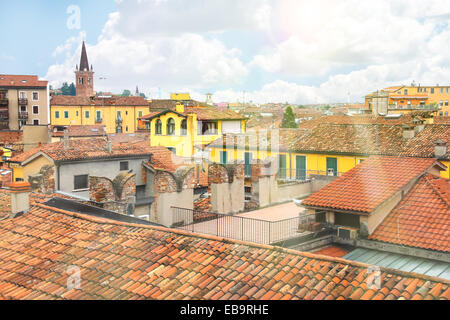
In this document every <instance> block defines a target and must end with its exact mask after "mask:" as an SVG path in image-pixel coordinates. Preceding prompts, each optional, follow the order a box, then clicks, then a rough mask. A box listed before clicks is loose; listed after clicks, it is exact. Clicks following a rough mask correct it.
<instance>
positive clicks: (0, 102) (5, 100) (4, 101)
mask: <svg viewBox="0 0 450 320" xmlns="http://www.w3.org/2000/svg"><path fill="white" fill-rule="evenodd" d="M8 102H9V101H8V98H0V106H7V105H8Z"/></svg>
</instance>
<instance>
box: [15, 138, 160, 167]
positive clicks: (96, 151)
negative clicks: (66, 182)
mask: <svg viewBox="0 0 450 320" xmlns="http://www.w3.org/2000/svg"><path fill="white" fill-rule="evenodd" d="M111 147H112V150H111V152H108V150H107V142H106V140H105V139H104V138H90V139H80V140H69V147H68V148H67V149H65V148H64V141H59V142H54V143H49V144H45V145H43V146H41V147H37V148H34V149H31V150H29V151H26V152H24V153H21V154H19V155H17V156H14V157H12V158H11V159H10V161H11V162H19V163H22V162H24V161H26V160H27V159H29V158H30V157H32V156H34V155H35V154H37V153H38V152H42V153H44V154H46V155H47V156H49V157H50V158H52V159H53V160H54V161H70V160H81V159H101V158H112V157H119V156H130V157H132V156H136V157H138V156H144V155H149V154H151V153H152V151H153V150H154V148H155V147H151V146H150V142H149V141H141V142H136V143H111Z"/></svg>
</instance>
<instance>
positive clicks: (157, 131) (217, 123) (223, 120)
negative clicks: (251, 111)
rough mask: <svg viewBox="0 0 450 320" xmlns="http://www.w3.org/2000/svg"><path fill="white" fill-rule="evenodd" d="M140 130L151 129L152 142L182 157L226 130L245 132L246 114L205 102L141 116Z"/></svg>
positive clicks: (178, 105)
mask: <svg viewBox="0 0 450 320" xmlns="http://www.w3.org/2000/svg"><path fill="white" fill-rule="evenodd" d="M138 129H139V130H148V131H150V143H151V145H152V146H164V147H167V148H169V149H171V150H172V151H173V152H174V153H175V154H177V155H178V156H181V157H192V156H193V155H194V154H195V153H196V152H197V151H199V150H203V148H204V146H205V145H207V144H209V143H211V142H212V141H214V140H216V139H218V138H219V137H220V136H221V135H222V134H226V133H235V134H239V133H244V132H245V117H243V116H242V115H239V114H238V113H235V112H233V111H220V110H218V109H216V108H214V107H211V106H206V105H196V106H192V107H185V106H184V105H183V104H181V103H179V104H177V105H176V107H175V110H169V109H167V110H163V111H155V112H151V113H150V114H147V115H145V116H143V117H141V118H140V119H139V126H138Z"/></svg>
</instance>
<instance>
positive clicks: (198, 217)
mask: <svg viewBox="0 0 450 320" xmlns="http://www.w3.org/2000/svg"><path fill="white" fill-rule="evenodd" d="M172 218H173V225H172V227H173V228H177V229H182V230H185V231H190V232H196V233H202V234H210V235H214V236H218V237H223V238H230V239H236V240H243V241H250V242H255V243H261V244H271V243H277V242H280V241H284V240H288V239H292V238H295V237H297V236H301V235H302V234H309V233H312V232H317V231H319V230H321V229H322V228H323V227H325V224H324V223H321V222H318V221H317V219H316V215H315V214H313V215H300V216H296V217H293V218H289V219H285V220H278V221H268V220H261V219H254V218H248V217H243V216H239V215H226V214H217V213H213V212H204V211H201V210H192V209H185V208H176V207H172Z"/></svg>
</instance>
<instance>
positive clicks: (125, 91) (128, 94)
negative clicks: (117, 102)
mask: <svg viewBox="0 0 450 320" xmlns="http://www.w3.org/2000/svg"><path fill="white" fill-rule="evenodd" d="M122 96H123V97H129V96H131V91H130V90H126V89H125V90H123V92H122Z"/></svg>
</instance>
